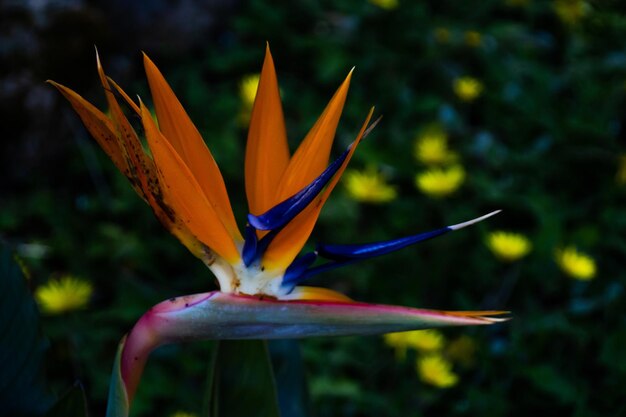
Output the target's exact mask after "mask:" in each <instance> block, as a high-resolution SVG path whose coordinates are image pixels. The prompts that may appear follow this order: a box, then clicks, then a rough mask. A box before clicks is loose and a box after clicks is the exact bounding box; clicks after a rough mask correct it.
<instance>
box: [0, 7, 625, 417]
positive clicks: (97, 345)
mask: <svg viewBox="0 0 626 417" xmlns="http://www.w3.org/2000/svg"><path fill="white" fill-rule="evenodd" d="M383 3H384V4H386V5H388V4H391V7H387V6H385V7H379V6H377V5H376V4H380V2H368V1H365V0H343V1H321V2H319V1H310V0H303V1H294V2H284V3H280V6H279V5H278V3H272V2H266V1H261V0H250V1H247V2H243V1H242V2H237V1H226V2H222V1H216V0H215V1H200V0H178V1H174V0H158V1H148V0H141V1H133V2H124V1H121V0H109V1H106V2H105V1H97V0H55V1H53V0H47V1H35V0H27V1H18V0H8V1H4V2H2V4H1V5H0V39H1V42H2V48H0V58H1V61H2V63H3V65H2V66H1V67H0V112H1V114H2V121H3V122H2V124H0V137H2V141H1V142H0V151H1V152H0V166H1V167H2V168H0V169H2V172H1V174H2V181H1V182H0V202H1V203H0V239H1V240H2V241H4V242H6V243H8V244H9V245H11V246H12V247H13V248H14V249H15V250H16V251H17V253H18V254H19V256H20V257H21V258H22V259H23V263H24V265H25V267H26V268H27V269H28V270H29V271H30V276H31V279H30V281H29V282H28V283H29V285H30V286H31V289H32V290H33V291H34V290H35V289H36V288H37V287H39V286H40V285H43V284H45V283H46V282H47V281H48V279H49V278H50V277H54V276H61V275H65V274H69V275H73V276H80V277H82V278H84V279H86V280H88V281H89V282H90V283H91V284H92V285H93V288H94V292H93V296H92V298H91V302H90V305H89V306H88V308H87V309H86V310H83V311H72V312H67V313H65V314H63V315H56V316H45V317H43V318H42V325H43V330H44V333H45V335H46V337H47V339H48V343H49V348H48V349H47V352H46V373H47V379H48V381H49V382H50V384H51V387H52V390H53V391H54V392H55V393H56V394H57V396H61V395H62V394H63V393H64V392H66V391H67V389H68V387H69V386H71V385H72V384H73V383H74V381H75V380H80V381H82V383H83V385H84V387H85V392H86V395H87V398H88V399H89V404H90V405H89V408H90V410H89V411H90V412H91V415H102V414H103V410H104V402H105V399H106V395H107V387H108V378H109V372H110V367H111V365H112V361H113V357H114V354H115V349H116V346H117V342H118V340H119V339H120V337H121V336H122V335H123V334H124V333H125V332H126V331H128V329H130V327H131V326H132V325H133V323H134V321H135V320H136V319H137V318H138V317H139V316H140V315H141V314H142V312H143V311H145V310H146V309H147V308H149V307H150V306H151V305H153V304H155V303H156V302H158V301H161V300H162V299H165V298H169V297H172V296H177V295H181V294H187V293H193V292H201V291H206V290H209V289H212V288H215V284H214V280H213V278H212V277H211V276H210V273H209V272H208V271H207V270H206V269H205V268H204V267H203V266H202V264H201V263H200V262H198V261H196V259H195V258H193V257H192V256H191V255H189V254H188V253H186V252H185V250H184V248H183V247H182V246H180V245H179V244H178V243H177V242H176V241H175V239H174V238H172V237H171V236H170V235H169V234H167V233H166V232H165V231H164V230H162V229H161V228H160V226H159V224H158V223H157V221H156V220H155V219H154V218H153V216H152V214H151V213H150V210H149V208H148V207H147V206H145V205H144V204H143V202H142V201H141V200H140V199H139V198H137V196H136V195H135V194H134V192H133V190H132V189H131V187H129V186H128V184H127V183H126V182H125V180H124V179H123V177H122V176H121V175H120V174H119V173H117V172H116V171H115V168H114V167H113V165H112V164H111V163H110V162H109V161H108V160H107V158H106V156H105V155H104V154H103V153H102V152H101V151H100V149H98V148H97V145H96V144H95V142H93V141H92V140H91V139H90V138H89V137H88V135H87V133H86V131H85V130H84V128H83V127H82V125H81V123H80V121H79V120H78V118H77V117H76V116H75V115H74V114H73V112H72V110H71V108H70V106H69V105H68V104H67V103H66V102H65V101H64V100H63V99H62V97H61V96H60V95H59V94H58V93H57V92H56V91H53V89H52V88H51V87H49V86H47V85H45V84H44V80H46V79H54V80H56V81H58V82H61V83H63V84H66V85H68V86H70V87H72V88H74V89H75V90H76V91H77V92H79V93H80V94H82V95H83V96H84V97H86V98H87V99H89V100H90V101H92V102H95V103H99V104H100V105H103V103H104V97H103V94H102V92H101V91H100V87H99V82H98V80H97V75H96V70H95V59H94V53H93V45H94V44H95V45H97V46H98V49H99V51H100V54H101V57H102V59H103V62H104V65H105V67H106V69H107V72H108V73H109V74H110V75H111V76H112V77H113V78H114V79H115V80H116V81H117V82H118V83H119V84H120V85H122V86H124V87H125V89H126V91H128V92H129V93H138V94H139V95H141V97H142V98H144V99H146V100H148V98H149V94H148V92H147V84H146V82H145V79H144V77H143V75H142V68H141V57H140V54H139V51H141V50H144V51H146V52H148V53H149V54H150V56H151V58H152V59H154V61H155V62H156V63H157V64H158V65H159V67H160V69H161V70H162V71H163V73H164V74H165V76H166V77H167V78H168V80H169V81H170V82H171V84H172V86H173V89H174V90H175V91H176V93H177V95H178V96H179V97H180V98H181V100H182V101H183V103H184V105H185V106H186V108H187V110H188V112H189V113H190V116H191V117H192V119H193V120H194V121H195V123H196V125H197V126H198V127H199V129H200V130H201V131H202V133H203V135H204V138H205V139H206V141H207V143H208V144H209V146H210V147H211V149H212V151H213V154H214V155H215V157H216V159H217V161H218V163H219V164H220V167H221V169H222V172H223V175H224V177H225V179H226V181H227V185H228V188H229V192H230V195H231V200H232V201H233V204H234V208H235V211H236V214H237V216H238V218H239V219H240V220H241V222H243V219H244V216H245V213H246V207H245V201H244V191H243V155H244V149H245V138H246V129H245V127H243V126H242V124H241V109H242V108H243V107H244V105H243V104H242V101H241V98H240V96H239V89H240V84H241V82H242V79H244V77H246V76H249V75H250V74H255V73H258V71H259V70H260V67H261V63H262V57H263V52H264V46H265V42H266V41H269V42H270V44H271V47H272V51H273V55H274V59H275V62H276V66H277V70H278V77H279V81H280V83H281V91H282V94H283V98H284V109H285V116H286V118H287V129H288V132H289V136H290V140H292V141H293V142H292V143H293V144H294V145H295V144H296V143H297V142H298V141H299V140H300V139H301V138H302V137H303V136H304V134H305V133H306V131H307V130H308V128H309V127H310V126H311V125H312V124H313V122H314V121H315V119H316V118H317V116H318V115H319V113H320V112H321V110H322V109H323V107H324V105H325V103H326V102H327V100H328V99H329V98H330V96H331V95H332V93H333V91H334V89H335V88H336V87H337V86H338V85H339V83H340V82H341V81H342V80H343V78H344V77H345V75H346V74H347V73H348V71H349V70H350V68H352V66H356V72H355V75H354V78H353V81H352V87H351V91H350V95H349V97H348V102H347V105H346V109H345V111H344V116H343V118H342V122H341V124H340V128H339V131H338V135H337V145H336V149H342V148H343V146H344V145H346V144H347V143H349V141H350V140H351V138H352V137H353V136H354V134H355V133H356V130H357V129H358V127H359V126H360V123H361V122H362V120H363V119H364V117H365V115H366V113H367V110H368V109H369V106H371V105H376V108H377V113H379V114H383V115H384V118H383V120H382V122H381V123H380V124H379V126H378V127H377V128H376V129H375V131H374V132H373V134H372V135H371V136H370V137H369V138H368V139H367V140H366V141H365V142H364V143H363V144H362V145H361V146H360V149H359V150H358V152H357V153H356V155H355V158H354V161H353V163H352V168H355V169H364V168H365V167H367V166H369V165H374V166H377V167H379V168H380V169H381V170H382V172H384V174H385V176H386V178H387V180H388V182H389V184H391V185H392V186H394V187H395V189H396V191H397V198H396V199H395V200H393V201H391V202H389V203H387V204H379V205H368V204H366V203H359V202H356V201H354V200H353V199H351V198H350V196H349V194H348V193H347V191H346V190H345V188H343V189H342V188H341V187H339V188H338V189H337V190H336V192H335V195H334V196H333V198H332V199H331V200H330V202H329V203H328V205H327V206H326V207H325V209H324V211H323V213H322V217H321V220H320V222H319V225H318V227H317V228H316V230H315V232H314V236H313V240H314V241H324V242H338V243H347V242H367V241H374V240H383V239H389V238H391V237H395V236H402V235H406V234H409V233H413V232H417V231H420V230H426V229H429V228H435V227H439V226H441V225H445V224H453V223H457V222H459V221H463V220H466V219H469V218H472V217H475V216H477V215H480V214H483V213H486V212H488V211H491V210H493V209H498V208H500V209H503V210H504V212H503V213H502V214H500V215H499V216H497V217H496V218H493V219H490V220H489V221H488V222H487V223H485V224H481V225H479V226H477V227H473V228H471V229H465V230H463V231H462V232H459V233H455V234H451V235H447V236H445V237H442V238H439V239H437V240H433V241H429V242H427V243H424V244H422V245H421V246H419V247H415V248H410V249H405V250H403V251H401V252H399V253H397V254H393V255H388V256H386V257H383V258H380V259H375V260H372V261H368V262H366V263H363V264H359V265H354V266H352V267H350V268H349V269H344V270H339V271H333V272H331V273H328V274H326V275H324V276H321V277H319V278H316V279H314V280H312V284H315V285H321V286H327V287H332V288H334V289H337V290H340V291H342V292H344V293H346V294H348V295H350V296H351V297H353V298H356V299H359V300H363V301H371V302H380V303H393V304H402V305H409V306H420V307H427V308H444V309H460V310H468V309H476V308H485V309H492V308H496V309H507V310H512V311H513V314H514V317H515V318H514V320H513V321H511V322H509V323H507V324H504V325H498V326H493V327H491V328H472V329H453V330H447V331H445V334H446V337H447V338H449V339H450V340H452V339H454V338H455V337H459V336H460V335H470V336H471V337H472V339H473V340H474V341H475V343H476V353H475V358H474V362H473V365H472V366H468V367H463V366H460V365H455V368H454V372H455V373H457V374H458V375H459V381H458V383H457V384H456V385H455V386H454V387H451V388H448V389H445V390H442V389H437V388H434V387H431V386H428V385H426V384H424V383H422V382H421V381H420V380H419V377H418V375H417V374H416V370H415V365H414V362H412V361H411V360H410V359H409V360H407V361H403V362H400V361H397V360H396V358H395V355H394V352H393V350H392V349H390V348H389V347H387V346H385V345H384V343H383V341H382V338H376V337H370V338H362V337H361V338H337V339H310V340H304V341H302V343H301V346H302V351H303V356H304V359H305V367H306V370H307V373H308V375H309V378H310V384H309V387H310V394H311V401H312V403H313V408H314V415H317V416H346V417H348V416H370V415H371V416H374V415H385V416H390V417H393V416H404V415H406V414H407V413H410V414H411V415H415V416H422V415H439V416H474V415H481V416H487V417H491V416H494V417H497V416H524V417H525V416H527V415H532V414H533V413H536V412H539V411H541V412H542V413H545V414H548V415H554V416H561V415H563V416H565V415H567V416H585V417H596V416H603V417H604V416H613V415H621V414H623V413H626V409H625V407H624V405H623V396H622V395H623V387H624V385H625V384H626V366H625V365H624V361H623V348H624V344H625V343H626V319H625V318H626V317H625V315H624V311H626V302H625V301H624V285H625V283H626V273H625V272H624V264H625V262H626V261H625V260H626V215H624V213H625V207H626V188H625V185H624V183H623V181H621V182H620V181H616V175H617V173H618V168H619V163H620V161H621V160H623V155H624V153H625V152H626V143H624V136H625V129H624V116H625V113H624V109H625V107H624V101H625V96H626V46H625V45H624V37H625V35H626V17H625V16H626V15H625V14H624V10H623V9H621V8H623V4H621V2H618V1H617V0H606V1H589V2H586V1H582V0H567V1H565V0H558V1H557V2H553V1H551V0H485V1H482V2H458V1H449V0H444V1H435V0H427V1H422V2H415V1H409V0H399V1H398V2H397V4H395V2H383ZM394 5H395V6H394ZM461 77H471V78H473V79H475V80H477V81H478V82H480V85H481V86H482V90H481V92H480V95H479V96H478V97H476V98H474V99H473V100H471V101H464V100H462V99H460V98H459V97H458V96H457V93H455V89H454V85H455V80H458V79H459V78H461ZM433 124H436V125H437V126H441V128H442V129H443V130H444V131H445V132H446V134H447V137H448V145H449V146H450V148H451V149H454V152H455V153H458V157H459V160H460V161H461V163H462V164H463V168H464V171H465V173H466V179H465V182H464V183H463V184H462V186H461V187H460V188H459V190H457V191H456V192H455V193H454V194H452V195H450V196H446V197H445V198H440V199H431V198H429V197H428V196H427V195H424V194H422V193H420V192H419V191H418V190H417V189H416V188H415V183H414V179H415V175H416V174H417V172H418V171H419V170H420V169H422V167H421V166H420V164H419V163H418V161H417V160H416V159H415V158H414V155H413V153H414V152H413V149H414V147H415V143H414V140H415V138H416V136H418V134H419V133H420V131H421V130H422V129H423V128H424V127H426V126H429V125H433ZM618 178H619V177H618ZM373 219H375V221H372V220H373ZM497 229H504V230H511V231H514V232H516V233H521V234H523V235H525V236H527V237H528V238H529V239H530V241H531V243H532V246H533V251H532V252H531V253H530V254H529V255H528V256H526V257H525V258H524V259H523V260H520V261H517V262H514V263H510V264H505V263H502V262H500V261H499V260H498V259H497V258H496V257H494V256H493V254H492V253H491V252H490V251H489V249H488V248H487V247H486V245H485V243H484V242H485V237H486V235H487V233H488V232H489V231H492V230H497ZM569 245H574V246H576V247H577V248H579V249H580V250H581V251H582V252H584V253H586V254H589V255H590V256H592V257H593V259H595V262H596V265H597V273H596V276H595V278H594V279H592V280H589V281H586V282H582V281H576V280H572V279H571V278H569V277H567V276H566V275H565V274H564V273H563V272H561V271H560V270H559V268H558V267H557V265H556V263H555V260H554V257H555V250H556V249H557V248H560V247H565V246H569ZM3 290H4V289H3ZM211 348H212V346H211V344H210V343H198V344H193V345H181V346H168V347H164V348H161V349H159V350H158V351H156V352H155V353H154V354H153V356H152V358H151V360H150V362H149V365H148V366H147V368H146V371H145V375H144V378H143V381H142V384H141V387H140V389H139V392H138V395H137V398H136V402H135V404H134V408H135V409H134V412H135V415H136V416H148V415H169V414H172V413H174V412H176V411H178V410H188V412H190V413H194V414H198V413H199V412H200V411H201V405H202V399H203V396H204V395H205V393H204V379H205V376H206V368H207V364H208V361H209V358H210V352H211Z"/></svg>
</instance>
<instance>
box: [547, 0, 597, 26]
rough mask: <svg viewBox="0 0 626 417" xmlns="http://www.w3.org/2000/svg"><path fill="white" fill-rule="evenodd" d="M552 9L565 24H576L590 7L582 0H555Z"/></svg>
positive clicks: (587, 12)
mask: <svg viewBox="0 0 626 417" xmlns="http://www.w3.org/2000/svg"><path fill="white" fill-rule="evenodd" d="M553 7H554V11H555V13H556V15H557V16H558V17H559V19H561V21H562V22H563V23H565V24H567V25H576V24H578V23H579V22H580V21H581V20H582V19H584V18H585V17H586V16H587V15H588V14H589V12H590V11H591V7H590V6H589V3H587V2H586V1H584V0H555V1H554V3H553Z"/></svg>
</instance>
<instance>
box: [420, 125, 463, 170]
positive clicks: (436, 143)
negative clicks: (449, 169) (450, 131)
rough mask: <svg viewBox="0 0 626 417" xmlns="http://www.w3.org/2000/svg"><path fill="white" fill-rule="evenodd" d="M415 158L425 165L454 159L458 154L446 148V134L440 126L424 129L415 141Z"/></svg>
mask: <svg viewBox="0 0 626 417" xmlns="http://www.w3.org/2000/svg"><path fill="white" fill-rule="evenodd" d="M414 152H415V158H416V159H417V160H418V161H419V162H421V163H423V164H426V165H441V164H447V163H451V162H454V161H456V159H457V158H458V155H457V154H456V153H454V152H452V151H450V149H449V148H448V135H447V133H446V132H445V131H444V130H443V128H442V127H441V126H438V125H436V126H431V127H428V128H426V129H424V130H423V131H422V132H421V133H420V134H419V135H418V136H417V139H416V141H415V149H414Z"/></svg>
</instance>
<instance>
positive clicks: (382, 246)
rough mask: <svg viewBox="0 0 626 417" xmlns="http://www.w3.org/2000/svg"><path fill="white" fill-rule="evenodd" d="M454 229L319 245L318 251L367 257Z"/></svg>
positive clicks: (340, 256) (341, 257) (333, 255)
mask: <svg viewBox="0 0 626 417" xmlns="http://www.w3.org/2000/svg"><path fill="white" fill-rule="evenodd" d="M450 231H452V229H450V228H449V227H444V228H442V229H437V230H433V231H430V232H426V233H420V234H418V235H414V236H406V237H402V238H400V239H393V240H388V241H385V242H375V243H365V244H362V245H325V244H318V245H317V253H318V254H319V255H320V256H322V257H324V258H327V259H333V260H337V261H342V260H349V259H367V258H372V257H374V256H379V255H384V254H386V253H389V252H394V251H397V250H398V249H402V248H404V247H407V246H409V245H412V244H414V243H417V242H422V241H424V240H428V239H432V238H434V237H437V236H441V235H443V234H444V233H447V232H450Z"/></svg>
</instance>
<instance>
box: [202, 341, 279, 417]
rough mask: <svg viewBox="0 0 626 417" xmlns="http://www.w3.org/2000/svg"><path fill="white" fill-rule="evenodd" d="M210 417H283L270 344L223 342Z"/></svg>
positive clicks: (262, 342) (261, 342) (221, 343)
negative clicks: (270, 356) (268, 346)
mask: <svg viewBox="0 0 626 417" xmlns="http://www.w3.org/2000/svg"><path fill="white" fill-rule="evenodd" d="M214 363H215V368H214V371H213V372H214V380H213V384H212V385H213V386H212V388H213V389H212V400H211V406H210V413H209V416H210V417H249V416H255V417H280V413H279V408H278V402H277V395H276V384H275V381H274V373H273V371H272V365H271V362H270V359H269V354H268V348H267V342H266V341H262V340H221V341H219V342H218V346H217V352H216V354H215V362H214Z"/></svg>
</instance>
